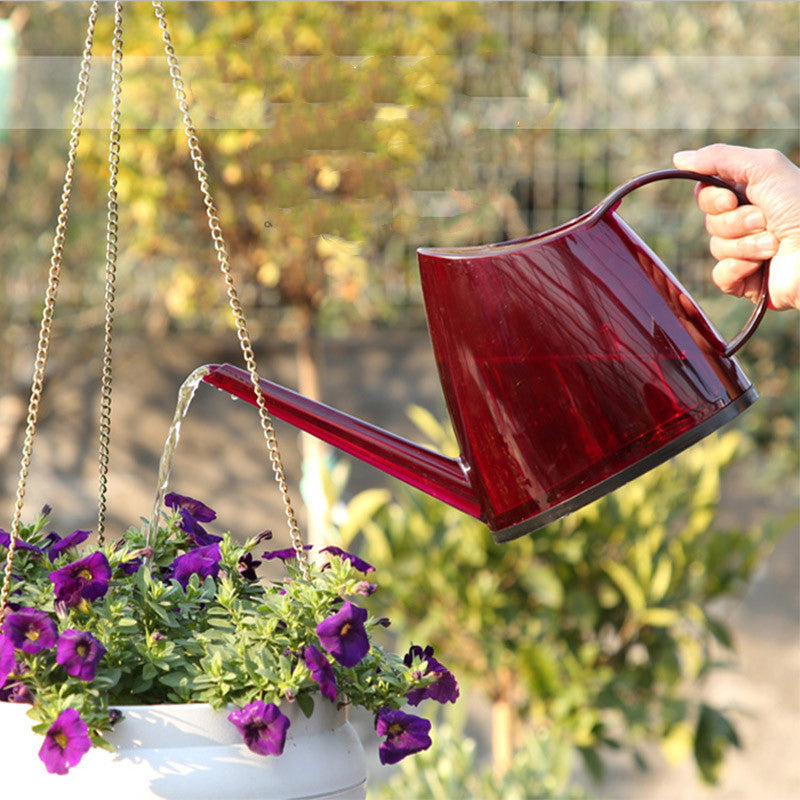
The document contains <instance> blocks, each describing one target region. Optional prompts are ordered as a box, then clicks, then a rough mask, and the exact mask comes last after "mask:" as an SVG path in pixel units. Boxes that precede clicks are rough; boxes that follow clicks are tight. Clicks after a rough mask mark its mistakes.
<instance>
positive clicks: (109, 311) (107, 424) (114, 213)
mask: <svg viewBox="0 0 800 800" xmlns="http://www.w3.org/2000/svg"><path fill="white" fill-rule="evenodd" d="M121 92H122V3H121V2H119V0H117V2H115V3H114V41H113V44H112V55H111V132H110V134H109V140H108V215H107V217H106V272H105V279H106V288H105V297H104V300H105V328H104V331H105V334H104V338H103V378H102V385H101V389H100V438H99V446H100V447H99V449H100V459H99V468H100V476H99V488H98V497H97V539H98V541H99V543H100V544H101V545H102V544H103V543H104V541H105V525H106V511H107V508H106V494H107V492H108V462H109V455H110V444H111V385H112V377H113V372H112V349H111V339H112V333H113V329H114V299H115V294H116V288H115V287H116V276H117V230H118V227H119V213H118V206H117V173H118V172H119V143H120V112H119V109H120V96H121Z"/></svg>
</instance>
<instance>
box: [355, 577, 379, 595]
mask: <svg viewBox="0 0 800 800" xmlns="http://www.w3.org/2000/svg"><path fill="white" fill-rule="evenodd" d="M353 591H354V592H355V593H356V594H361V595H364V597H369V596H370V595H371V594H375V592H377V591H378V584H377V583H370V582H369V581H360V582H359V583H357V584H356V585H355V586H354V587H353Z"/></svg>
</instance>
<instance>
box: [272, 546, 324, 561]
mask: <svg viewBox="0 0 800 800" xmlns="http://www.w3.org/2000/svg"><path fill="white" fill-rule="evenodd" d="M311 547H312V545H310V544H307V545H305V546H304V547H303V550H310V549H311ZM261 558H265V559H266V560H267V561H272V560H273V559H274V558H279V559H280V560H281V561H289V560H290V559H292V558H297V551H296V550H295V549H294V547H287V548H285V549H284V550H267V552H266V553H262V554H261Z"/></svg>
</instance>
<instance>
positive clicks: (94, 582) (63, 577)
mask: <svg viewBox="0 0 800 800" xmlns="http://www.w3.org/2000/svg"><path fill="white" fill-rule="evenodd" d="M50 580H51V581H52V582H53V585H54V587H55V591H56V600H58V601H61V602H64V603H66V604H67V606H76V605H78V604H79V603H80V602H81V600H97V599H98V598H100V597H103V595H104V594H105V593H106V592H107V591H108V583H109V581H110V580H111V567H110V566H109V563H108V559H107V558H106V557H105V555H103V553H100V552H97V553H91V554H90V555H88V556H86V557H85V558H81V559H78V560H77V561H73V562H72V563H71V564H67V565H66V566H63V567H60V568H59V569H57V570H54V571H53V572H51V573H50Z"/></svg>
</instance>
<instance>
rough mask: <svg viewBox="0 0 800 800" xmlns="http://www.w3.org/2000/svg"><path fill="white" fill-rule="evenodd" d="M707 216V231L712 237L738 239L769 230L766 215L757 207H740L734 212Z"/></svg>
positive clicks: (708, 214) (708, 213)
mask: <svg viewBox="0 0 800 800" xmlns="http://www.w3.org/2000/svg"><path fill="white" fill-rule="evenodd" d="M706 214H707V216H706V230H707V231H708V232H709V233H710V234H711V235H712V236H722V237H724V238H726V239H738V238H740V237H742V236H749V235H751V234H754V233H761V232H763V231H765V230H766V229H767V221H766V219H765V218H764V213H763V212H762V211H761V209H759V208H756V207H755V206H739V207H738V208H734V209H733V210H732V211H723V212H721V213H718V214H715V213H710V212H706Z"/></svg>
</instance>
